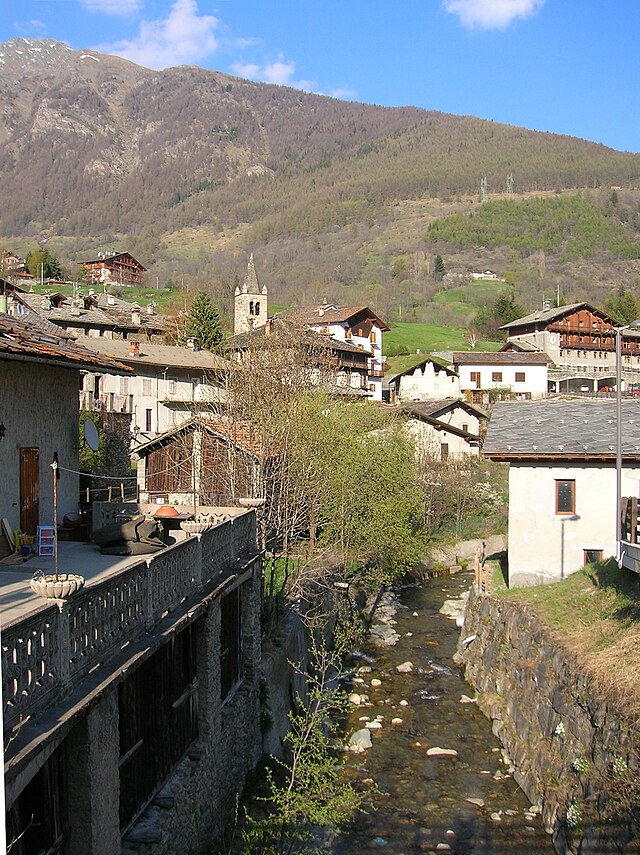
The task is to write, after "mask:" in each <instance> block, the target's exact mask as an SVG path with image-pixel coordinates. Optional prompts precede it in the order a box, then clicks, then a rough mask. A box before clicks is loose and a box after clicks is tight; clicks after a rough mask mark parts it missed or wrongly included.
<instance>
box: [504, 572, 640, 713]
mask: <svg viewBox="0 0 640 855" xmlns="http://www.w3.org/2000/svg"><path fill="white" fill-rule="evenodd" d="M493 581H494V585H493V588H492V591H493V593H495V594H496V595H497V596H500V597H504V598H509V599H515V600H517V601H518V602H523V603H526V604H527V605H528V606H530V607H531V608H533V609H534V610H535V611H536V612H537V614H538V615H539V616H540V618H541V620H542V621H543V622H544V623H545V624H547V625H548V626H549V627H550V628H551V629H552V630H553V632H554V633H555V634H556V636H557V638H558V641H559V642H560V644H561V645H562V646H563V647H564V648H565V649H566V650H568V651H570V652H571V653H573V654H574V655H575V656H576V658H577V659H578V660H579V662H580V664H581V666H582V667H583V668H584V669H585V670H586V671H588V672H589V673H590V674H591V675H592V676H593V677H594V679H595V681H596V684H597V685H598V686H599V688H600V689H601V690H602V691H603V692H604V693H605V695H607V696H615V697H616V698H617V699H618V700H622V701H623V702H624V705H625V708H626V709H627V711H628V712H629V713H630V714H633V715H634V716H638V715H640V681H639V679H638V673H639V672H640V576H638V575H636V574H635V573H632V572H630V571H628V570H624V569H622V570H621V569H620V568H619V567H618V565H617V563H616V562H615V561H614V560H613V559H609V560H608V561H601V562H598V563H596V564H591V565H588V566H587V567H585V568H583V569H582V570H580V571H579V572H577V573H573V574H572V575H571V576H569V577H568V578H567V579H563V580H562V581H561V582H555V583H554V584H551V585H539V586H536V587H531V588H514V589H512V590H508V589H507V588H506V586H505V584H504V578H503V575H502V572H501V571H500V570H498V569H496V572H495V574H494V577H493Z"/></svg>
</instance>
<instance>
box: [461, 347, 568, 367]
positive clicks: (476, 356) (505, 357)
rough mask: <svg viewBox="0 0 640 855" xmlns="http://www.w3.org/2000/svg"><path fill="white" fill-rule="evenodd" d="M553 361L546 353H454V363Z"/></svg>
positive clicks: (497, 363)
mask: <svg viewBox="0 0 640 855" xmlns="http://www.w3.org/2000/svg"><path fill="white" fill-rule="evenodd" d="M551 361H552V360H551V359H550V358H549V356H547V354H546V353H519V352H517V351H506V352H505V351H502V350H499V351H497V352H496V353H493V352H489V351H477V350H469V351H459V352H457V353H454V354H453V364H454V365H548V364H549V363H550V362H551Z"/></svg>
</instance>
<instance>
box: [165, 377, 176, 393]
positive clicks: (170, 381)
mask: <svg viewBox="0 0 640 855" xmlns="http://www.w3.org/2000/svg"><path fill="white" fill-rule="evenodd" d="M167 385H168V389H167V391H168V392H169V394H170V395H175V394H176V392H177V391H178V378H177V377H168V378H167Z"/></svg>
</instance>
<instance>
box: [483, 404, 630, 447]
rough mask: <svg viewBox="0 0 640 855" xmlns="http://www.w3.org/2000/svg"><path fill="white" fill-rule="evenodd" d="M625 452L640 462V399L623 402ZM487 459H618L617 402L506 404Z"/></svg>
mask: <svg viewBox="0 0 640 855" xmlns="http://www.w3.org/2000/svg"><path fill="white" fill-rule="evenodd" d="M621 426H622V452H623V454H624V455H625V456H627V457H631V458H638V459H640V401H637V400H629V399H626V400H623V401H622V421H621ZM483 451H484V454H485V456H486V457H490V458H494V459H501V460H517V459H526V458H529V459H535V458H546V459H548V458H559V459H562V458H565V459H566V458H580V459H584V460H588V459H590V458H593V459H602V458H615V454H616V402H615V401H613V400H610V399H608V400H604V401H598V400H559V401H552V400H544V401H513V402H512V401H501V402H498V403H497V404H496V406H495V409H494V411H493V415H492V416H491V422H490V423H489V429H488V431H487V436H486V438H485V442H484V449H483Z"/></svg>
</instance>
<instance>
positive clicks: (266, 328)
mask: <svg viewBox="0 0 640 855" xmlns="http://www.w3.org/2000/svg"><path fill="white" fill-rule="evenodd" d="M264 334H265V335H270V334H271V318H267V320H266V322H265V325H264Z"/></svg>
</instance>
